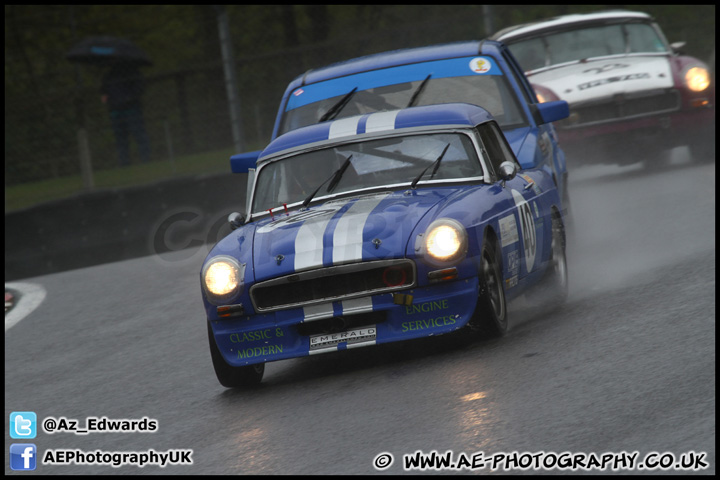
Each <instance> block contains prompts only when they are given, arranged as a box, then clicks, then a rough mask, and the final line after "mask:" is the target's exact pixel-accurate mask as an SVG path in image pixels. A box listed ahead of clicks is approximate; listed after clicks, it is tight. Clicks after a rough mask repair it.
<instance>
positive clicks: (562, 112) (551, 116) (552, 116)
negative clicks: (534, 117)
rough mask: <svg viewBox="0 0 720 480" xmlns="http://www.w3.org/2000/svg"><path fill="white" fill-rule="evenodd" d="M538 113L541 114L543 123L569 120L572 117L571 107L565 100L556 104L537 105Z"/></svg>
mask: <svg viewBox="0 0 720 480" xmlns="http://www.w3.org/2000/svg"><path fill="white" fill-rule="evenodd" d="M535 106H536V107H537V111H538V113H539V114H540V118H541V119H542V123H552V122H557V121H558V120H562V119H563V118H568V117H569V116H570V106H569V105H568V103H567V102H566V101H565V100H556V101H554V102H545V103H536V104H535Z"/></svg>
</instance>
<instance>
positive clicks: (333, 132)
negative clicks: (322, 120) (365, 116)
mask: <svg viewBox="0 0 720 480" xmlns="http://www.w3.org/2000/svg"><path fill="white" fill-rule="evenodd" d="M359 121H360V117H351V118H343V119H341V120H335V121H334V122H333V123H332V124H330V134H329V136H328V139H331V138H338V137H347V136H348V135H355V134H356V133H357V127H358V122H359Z"/></svg>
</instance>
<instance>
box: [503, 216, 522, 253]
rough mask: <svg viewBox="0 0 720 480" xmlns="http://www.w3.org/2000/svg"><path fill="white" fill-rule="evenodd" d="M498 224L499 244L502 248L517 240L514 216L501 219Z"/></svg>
mask: <svg viewBox="0 0 720 480" xmlns="http://www.w3.org/2000/svg"><path fill="white" fill-rule="evenodd" d="M498 223H499V224H500V243H501V244H502V246H503V247H507V246H508V245H512V244H513V243H515V242H517V241H518V240H519V237H518V230H517V223H516V222H515V215H508V216H507V217H503V218H501V219H500V220H499V222H498Z"/></svg>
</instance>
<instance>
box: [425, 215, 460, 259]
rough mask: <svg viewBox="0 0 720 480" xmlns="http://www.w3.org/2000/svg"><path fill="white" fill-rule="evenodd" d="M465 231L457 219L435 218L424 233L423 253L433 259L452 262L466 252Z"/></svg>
mask: <svg viewBox="0 0 720 480" xmlns="http://www.w3.org/2000/svg"><path fill="white" fill-rule="evenodd" d="M467 243H468V242H467V232H466V231H465V227H463V226H462V224H461V223H460V222H458V221H457V220H453V219H450V218H441V219H438V220H435V221H434V222H433V223H431V224H430V226H429V227H428V229H427V233H426V235H425V253H426V254H427V255H428V256H429V257H430V258H431V259H433V260H436V261H439V262H447V263H452V262H455V261H456V260H459V259H461V258H462V257H463V256H465V253H467Z"/></svg>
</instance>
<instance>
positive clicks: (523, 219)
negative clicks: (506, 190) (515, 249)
mask: <svg viewBox="0 0 720 480" xmlns="http://www.w3.org/2000/svg"><path fill="white" fill-rule="evenodd" d="M512 195H513V198H514V199H515V205H516V206H517V208H518V215H519V216H520V230H521V231H522V237H523V248H524V250H525V267H526V268H527V272H528V273H530V272H531V271H532V269H533V267H534V266H535V253H536V250H537V237H536V233H535V219H534V218H533V214H532V212H531V211H530V205H528V202H527V200H525V197H523V196H522V194H521V193H520V192H518V191H517V190H513V191H512Z"/></svg>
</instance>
